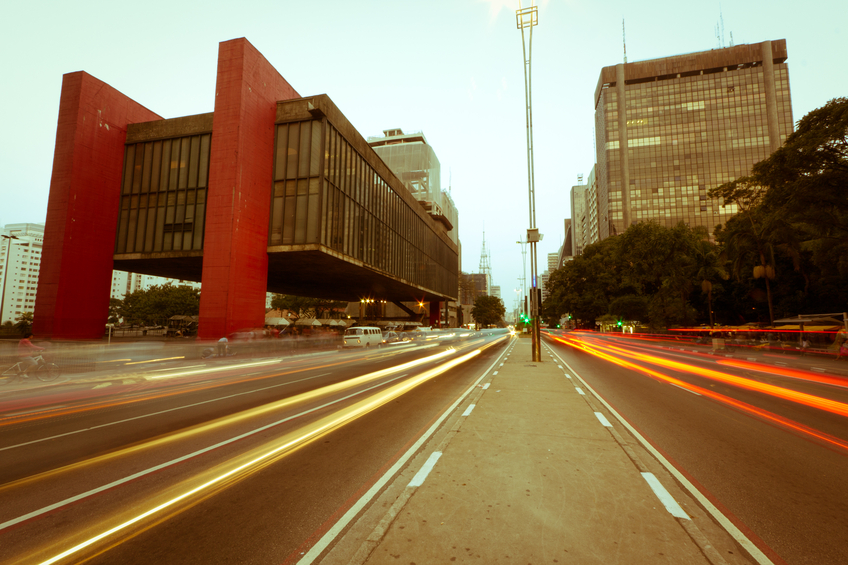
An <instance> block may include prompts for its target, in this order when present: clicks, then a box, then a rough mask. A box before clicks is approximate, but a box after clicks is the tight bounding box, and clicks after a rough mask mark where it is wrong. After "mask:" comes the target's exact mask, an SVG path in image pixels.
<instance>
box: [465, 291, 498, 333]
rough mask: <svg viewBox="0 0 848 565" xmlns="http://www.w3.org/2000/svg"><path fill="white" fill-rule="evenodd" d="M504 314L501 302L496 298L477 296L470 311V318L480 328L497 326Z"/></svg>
mask: <svg viewBox="0 0 848 565" xmlns="http://www.w3.org/2000/svg"><path fill="white" fill-rule="evenodd" d="M505 313H506V308H505V307H504V303H503V300H501V299H500V298H498V297H497V296H486V295H483V296H478V297H477V300H475V301H474V307H473V308H472V309H471V316H473V317H474V321H475V322H476V323H477V324H478V325H480V326H484V327H485V326H495V325H499V324H500V323H501V322H502V320H503V316H504V314H505Z"/></svg>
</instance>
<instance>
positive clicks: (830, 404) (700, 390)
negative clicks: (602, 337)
mask: <svg viewBox="0 0 848 565" xmlns="http://www.w3.org/2000/svg"><path fill="white" fill-rule="evenodd" d="M554 339H555V340H556V341H559V342H561V343H564V344H566V345H569V346H571V347H576V348H579V349H582V350H583V351H586V352H587V353H589V354H591V355H594V356H596V357H599V358H601V359H604V360H607V361H610V362H612V363H615V364H617V365H620V366H621V367H624V368H626V369H630V370H634V371H637V372H640V373H643V374H646V375H648V376H650V377H652V378H654V379H657V380H659V381H661V382H666V383H668V384H672V385H674V386H676V387H678V388H682V389H684V390H686V391H688V392H692V393H695V394H699V395H701V396H705V397H708V398H712V399H713V400H717V401H719V402H721V403H723V404H727V405H730V406H732V407H734V408H737V409H739V410H740V411H743V412H747V413H749V414H754V415H756V416H759V417H760V418H763V419H765V420H768V421H769V422H772V423H775V424H778V425H781V426H783V427H784V428H788V429H790V430H792V431H796V432H801V433H803V434H806V435H809V436H812V437H815V438H817V439H819V440H822V441H824V442H827V443H828V444H830V445H832V446H836V447H840V448H842V449H844V450H848V441H845V440H843V439H840V438H838V437H836V436H832V435H830V434H827V433H825V432H822V431H819V430H816V429H815V428H811V427H809V426H806V425H804V424H801V423H799V422H795V421H794V420H790V419H789V418H785V417H783V416H779V415H777V414H774V413H773V412H770V411H768V410H765V409H762V408H758V407H756V406H753V405H751V404H748V403H746V402H743V401H741V400H736V399H735V398H731V397H729V396H725V395H723V394H720V393H717V392H714V391H712V390H710V389H708V388H704V387H700V386H697V385H694V384H691V383H688V382H686V381H682V380H680V379H676V378H674V377H671V376H669V375H666V374H663V373H660V372H659V371H655V370H653V369H650V368H648V367H645V366H643V365H638V364H636V363H632V362H630V361H626V360H624V359H620V358H617V357H614V356H612V355H610V354H607V353H604V352H603V351H602V350H601V349H600V348H596V347H593V346H590V345H588V344H585V343H582V342H577V341H576V340H566V339H560V338H554ZM610 349H618V348H610ZM630 357H632V358H642V357H647V358H650V356H647V355H639V354H635V355H631V356H630ZM656 360H658V361H665V360H662V359H656ZM646 362H649V363H650V362H653V361H646ZM658 364H659V365H660V366H664V367H666V368H669V367H668V365H672V366H674V367H675V368H674V370H677V371H681V372H687V373H693V374H698V375H701V373H702V372H703V373H704V374H703V375H702V376H705V377H706V378H710V379H713V380H719V381H721V382H727V383H728V384H733V385H735V386H739V387H742V388H748V389H750V390H756V391H758V392H764V393H765V394H770V395H772V396H778V397H780V398H785V399H788V400H792V401H794V402H799V403H801V404H805V405H808V406H813V407H815V408H820V409H822V410H826V411H828V412H831V413H834V414H839V415H846V414H848V405H846V404H843V403H841V402H837V401H834V400H829V399H825V398H820V397H817V396H813V395H808V394H805V393H799V392H796V391H791V390H788V389H783V388H781V387H776V386H773V385H767V384H765V383H760V382H758V381H752V380H750V379H744V378H742V377H735V376H734V375H727V374H726V373H720V372H718V371H711V370H709V369H700V368H698V367H693V366H689V365H685V364H683V363H677V362H673V361H669V362H668V363H658ZM724 377H730V378H731V379H732V380H729V381H728V380H726V379H725V378H724ZM737 380H741V381H747V382H748V383H755V384H756V385H760V386H758V387H754V386H747V383H743V384H738V383H737ZM773 389H776V390H773ZM809 399H815V400H816V401H817V402H809ZM808 402H809V403H808Z"/></svg>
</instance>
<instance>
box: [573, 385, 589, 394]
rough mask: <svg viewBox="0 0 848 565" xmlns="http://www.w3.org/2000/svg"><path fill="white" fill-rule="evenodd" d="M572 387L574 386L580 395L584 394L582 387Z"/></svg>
mask: <svg viewBox="0 0 848 565" xmlns="http://www.w3.org/2000/svg"><path fill="white" fill-rule="evenodd" d="M574 388H576V389H577V392H579V393H580V394H581V395H583V396H586V393H585V392H583V389H582V388H580V387H579V386H576V387H574Z"/></svg>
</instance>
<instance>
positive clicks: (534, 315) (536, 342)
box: [515, 0, 542, 363]
mask: <svg viewBox="0 0 848 565" xmlns="http://www.w3.org/2000/svg"><path fill="white" fill-rule="evenodd" d="M515 22H516V27H518V29H520V30H521V50H522V53H523V55H524V96H525V101H526V104H525V108H524V114H525V118H526V120H527V188H528V193H529V199H530V228H529V229H528V230H527V241H528V242H529V243H530V276H531V277H532V279H531V287H530V288H531V293H530V310H531V313H530V317H531V319H532V323H533V325H532V332H533V346H532V356H533V361H534V362H536V363H540V362H541V361H542V347H541V343H540V337H541V336H540V333H539V296H538V292H537V290H536V289H537V284H538V282H537V280H536V272H537V264H536V263H537V261H536V257H537V256H536V243H538V241H539V239H540V238H539V230H538V229H537V228H536V189H535V179H534V167H533V96H532V92H533V91H532V79H531V59H532V57H533V28H534V27H535V26H537V25H538V24H539V9H538V7H537V6H532V5H531V6H530V7H528V8H521V3H520V0H519V4H518V10H516V12H515ZM525 29H528V30H529V33H528V34H527V35H528V39H527V40H525V35H524V30H525Z"/></svg>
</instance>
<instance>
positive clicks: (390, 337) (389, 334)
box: [383, 332, 400, 343]
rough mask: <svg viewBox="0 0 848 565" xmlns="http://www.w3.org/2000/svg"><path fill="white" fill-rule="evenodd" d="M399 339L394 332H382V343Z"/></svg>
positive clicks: (394, 341)
mask: <svg viewBox="0 0 848 565" xmlns="http://www.w3.org/2000/svg"><path fill="white" fill-rule="evenodd" d="M398 341H400V337H398V334H397V333H395V332H383V343H396V342H398Z"/></svg>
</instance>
